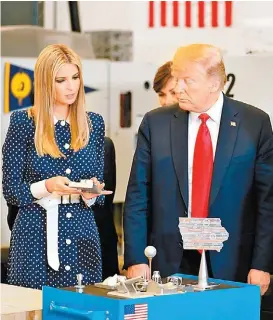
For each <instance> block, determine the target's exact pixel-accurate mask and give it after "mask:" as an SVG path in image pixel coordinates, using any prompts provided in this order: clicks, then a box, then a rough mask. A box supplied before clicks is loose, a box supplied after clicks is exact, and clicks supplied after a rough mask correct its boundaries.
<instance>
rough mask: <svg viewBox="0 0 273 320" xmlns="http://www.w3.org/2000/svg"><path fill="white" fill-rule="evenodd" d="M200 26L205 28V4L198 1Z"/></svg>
mask: <svg viewBox="0 0 273 320" xmlns="http://www.w3.org/2000/svg"><path fill="white" fill-rule="evenodd" d="M198 25H199V27H200V28H204V26H205V3H204V1H198Z"/></svg>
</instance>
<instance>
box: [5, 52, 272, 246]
mask: <svg viewBox="0 0 273 320" xmlns="http://www.w3.org/2000/svg"><path fill="white" fill-rule="evenodd" d="M5 62H10V63H12V64H15V65H19V66H22V67H25V68H28V69H32V70H33V68H34V65H35V62H36V59H34V58H31V59H27V58H11V57H10V58H9V57H2V61H1V67H2V68H1V70H2V75H1V77H2V88H1V90H2V97H3V93H4V81H3V80H4V64H5ZM225 64H226V71H227V74H228V83H227V85H226V87H225V92H226V93H227V94H228V95H230V96H232V97H233V98H234V99H237V100H242V101H244V102H247V103H250V104H252V105H254V106H256V107H258V108H260V109H263V110H264V111H266V112H267V113H268V114H269V115H270V116H271V121H272V120H273V118H272V117H273V104H272V88H273V72H272V70H273V55H260V56H259V55H257V56H254V55H246V56H226V57H225ZM157 67H158V66H156V65H152V64H148V63H134V62H109V61H107V60H83V75H84V82H85V85H86V86H89V87H92V88H96V89H98V90H97V91H95V92H92V93H89V94H87V95H86V105H87V109H88V110H90V111H94V112H97V113H100V114H101V115H102V116H103V117H104V120H105V124H106V135H108V136H109V137H111V138H112V139H113V141H114V144H115V148H116V161H117V189H116V194H115V199H114V202H116V203H117V202H124V199H125V193H126V188H127V183H128V178H129V174H130V169H131V164H132V158H133V154H134V150H135V146H136V133H137V130H138V127H139V124H140V122H141V120H142V118H143V116H144V114H145V113H146V112H148V111H149V110H151V109H153V108H156V107H158V106H159V104H158V102H157V97H156V94H155V93H154V91H153V89H152V81H153V78H154V75H155V72H156V70H157ZM130 100H131V103H130ZM2 101H3V100H2ZM2 110H3V108H2ZM130 110H131V111H130ZM9 118H10V114H4V113H3V111H2V119H1V134H2V137H1V143H2V145H3V143H4V140H5V136H6V132H7V129H8V125H9ZM1 203H2V204H1V219H2V230H1V231H2V236H1V240H2V245H8V243H9V231H8V227H7V223H6V216H7V206H6V202H5V200H4V199H3V195H2V202H1Z"/></svg>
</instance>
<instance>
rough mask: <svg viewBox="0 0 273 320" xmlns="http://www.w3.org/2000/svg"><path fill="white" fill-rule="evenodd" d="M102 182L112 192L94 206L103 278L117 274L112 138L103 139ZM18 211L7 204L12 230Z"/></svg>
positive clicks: (9, 223) (114, 163)
mask: <svg viewBox="0 0 273 320" xmlns="http://www.w3.org/2000/svg"><path fill="white" fill-rule="evenodd" d="M104 151H105V153H104V183H105V189H106V190H111V191H113V193H112V194H111V195H108V196H107V197H105V202H104V206H102V207H101V206H97V205H95V206H94V208H93V209H94V215H95V220H96V223H97V226H98V230H99V235H100V240H101V251H102V276H103V279H105V278H107V277H109V276H113V275H114V274H119V266H118V252H117V233H116V229H115V225H114V217H113V215H114V212H113V211H114V209H113V199H114V195H115V190H116V155H115V147H114V144H113V142H112V140H111V139H110V138H108V137H105V139H104ZM17 213H18V207H17V206H13V205H10V204H8V216H7V222H8V225H9V229H10V230H12V227H13V224H14V222H15V219H16V216H17Z"/></svg>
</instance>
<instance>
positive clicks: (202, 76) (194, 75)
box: [172, 62, 213, 113]
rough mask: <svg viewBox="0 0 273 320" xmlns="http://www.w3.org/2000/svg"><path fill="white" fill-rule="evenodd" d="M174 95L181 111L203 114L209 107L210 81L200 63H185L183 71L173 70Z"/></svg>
mask: <svg viewBox="0 0 273 320" xmlns="http://www.w3.org/2000/svg"><path fill="white" fill-rule="evenodd" d="M172 75H173V76H174V78H175V79H176V88H175V91H176V95H177V100H178V103H179V106H180V108H181V109H183V110H186V111H192V112H199V113H201V112H205V111H207V110H208V109H209V108H210V107H211V105H212V104H211V99H212V97H211V88H212V85H213V83H212V79H211V78H210V77H209V76H208V75H207V72H206V69H205V68H204V66H203V65H201V64H200V63H195V62H186V63H184V64H183V69H181V70H179V69H178V68H174V70H173V72H172Z"/></svg>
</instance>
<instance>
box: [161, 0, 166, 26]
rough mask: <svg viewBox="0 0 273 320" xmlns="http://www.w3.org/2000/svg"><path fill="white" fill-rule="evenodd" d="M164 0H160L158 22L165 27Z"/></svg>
mask: <svg viewBox="0 0 273 320" xmlns="http://www.w3.org/2000/svg"><path fill="white" fill-rule="evenodd" d="M166 10H167V7H166V1H160V24H161V27H166V25H167V23H166Z"/></svg>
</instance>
